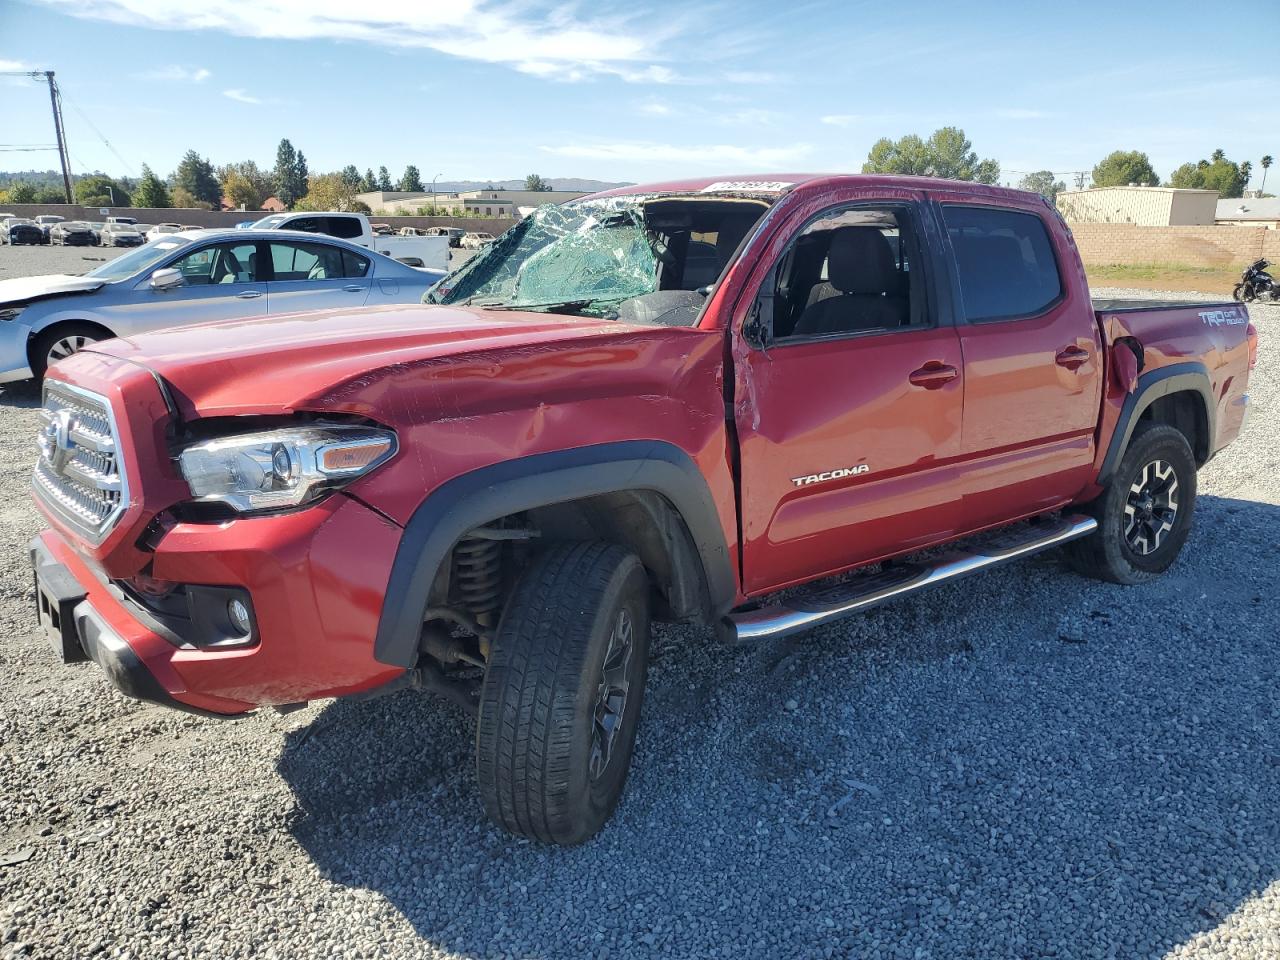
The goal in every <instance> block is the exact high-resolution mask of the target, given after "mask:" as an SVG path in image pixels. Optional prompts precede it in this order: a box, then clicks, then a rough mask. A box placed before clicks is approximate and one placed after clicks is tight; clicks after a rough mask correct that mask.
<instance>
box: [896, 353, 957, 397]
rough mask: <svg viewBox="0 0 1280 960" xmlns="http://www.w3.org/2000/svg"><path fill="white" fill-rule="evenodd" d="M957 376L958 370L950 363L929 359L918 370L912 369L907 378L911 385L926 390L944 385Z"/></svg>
mask: <svg viewBox="0 0 1280 960" xmlns="http://www.w3.org/2000/svg"><path fill="white" fill-rule="evenodd" d="M958 376H960V371H958V370H957V369H956V368H955V367H953V366H951V365H950V364H947V363H943V362H941V361H940V360H930V361H929V362H928V363H926V364H925V365H924V366H923V367H921V368H920V369H919V370H912V371H911V376H910V377H909V378H908V379H909V380H910V381H911V383H912V385H913V386H917V387H924V388H925V389H926V390H937V389H938V388H939V387H943V386H946V385H947V384H948V383H950V382H951V381H952V380H954V379H955V378H956V377H958Z"/></svg>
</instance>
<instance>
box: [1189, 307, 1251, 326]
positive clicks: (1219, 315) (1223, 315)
mask: <svg viewBox="0 0 1280 960" xmlns="http://www.w3.org/2000/svg"><path fill="white" fill-rule="evenodd" d="M1200 319H1201V320H1203V321H1204V322H1205V326H1209V327H1221V326H1229V327H1238V326H1240V325H1241V324H1243V323H1247V322H1248V321H1246V320H1245V317H1244V311H1243V310H1241V309H1240V308H1239V307H1227V309H1225V310H1201V311H1200Z"/></svg>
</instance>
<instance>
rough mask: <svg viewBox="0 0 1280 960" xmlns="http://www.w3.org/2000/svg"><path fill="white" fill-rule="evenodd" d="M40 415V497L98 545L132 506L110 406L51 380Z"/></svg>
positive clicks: (36, 479) (35, 481)
mask: <svg viewBox="0 0 1280 960" xmlns="http://www.w3.org/2000/svg"><path fill="white" fill-rule="evenodd" d="M40 416H41V418H42V419H43V420H44V424H43V426H42V427H41V428H40V433H39V435H38V436H37V437H36V445H37V446H38V447H39V449H40V458H39V459H38V460H37V461H36V469H35V474H34V477H33V485H34V488H35V493H36V496H37V497H38V498H39V499H40V501H41V502H42V503H44V504H45V506H47V507H48V508H49V509H50V510H52V511H53V512H55V513H56V514H58V515H59V516H60V517H62V518H63V519H64V520H65V521H66V522H67V524H68V525H70V526H71V527H73V528H75V529H76V530H77V531H78V532H79V533H81V534H83V535H84V536H85V537H87V538H88V539H90V540H92V541H94V542H95V543H96V542H98V541H100V540H102V538H103V537H105V536H106V535H107V534H108V533H109V532H110V530H111V528H112V527H113V526H115V524H116V522H117V521H118V520H119V519H120V515H121V514H122V513H123V512H124V508H125V507H126V506H127V505H128V502H129V496H128V489H129V488H128V484H127V483H126V480H125V475H124V470H123V469H122V467H121V464H120V459H119V438H120V435H119V433H118V432H117V431H116V426H115V418H114V417H113V416H112V414H111V407H110V405H109V404H108V403H107V399H106V398H105V397H101V396H99V395H98V394H96V393H90V392H89V391H87V390H81V389H80V388H79V387H73V386H70V385H69V384H65V383H59V382H58V381H56V380H46V381H45V383H44V406H43V408H42V409H41V411H40Z"/></svg>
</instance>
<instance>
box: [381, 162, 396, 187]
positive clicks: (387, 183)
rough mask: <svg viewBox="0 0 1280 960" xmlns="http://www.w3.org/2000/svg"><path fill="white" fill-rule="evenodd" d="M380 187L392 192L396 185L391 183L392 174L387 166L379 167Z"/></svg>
mask: <svg viewBox="0 0 1280 960" xmlns="http://www.w3.org/2000/svg"><path fill="white" fill-rule="evenodd" d="M378 189H379V190H381V191H382V192H383V193H390V192H391V191H392V190H394V189H395V186H394V185H393V184H392V183H391V174H389V173H388V172H387V168H386V167H379V168H378Z"/></svg>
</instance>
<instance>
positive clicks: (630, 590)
mask: <svg viewBox="0 0 1280 960" xmlns="http://www.w3.org/2000/svg"><path fill="white" fill-rule="evenodd" d="M648 656H649V583H648V577H647V576H646V575H645V571H644V567H643V566H641V564H640V560H639V558H637V557H636V555H635V554H633V553H631V552H630V551H629V550H626V549H625V548H623V547H619V546H616V545H613V544H608V543H603V542H600V541H589V542H585V543H562V544H555V545H553V546H552V547H550V548H549V549H547V550H546V551H545V552H543V553H542V554H541V555H540V556H538V557H537V558H536V559H535V560H534V562H533V563H532V564H531V566H530V567H529V569H528V570H527V571H526V572H525V573H524V575H523V576H522V577H521V578H520V580H519V582H518V583H517V584H516V587H515V590H514V591H513V593H512V595H511V598H510V600H509V601H508V603H507V606H506V609H505V610H504V611H503V615H502V622H501V623H500V624H499V627H498V630H497V633H496V635H495V636H494V639H493V644H492V647H491V649H490V653H489V661H488V666H487V668H486V671H485V677H484V683H483V685H482V687H481V696H480V720H479V724H478V727H477V736H476V768H477V774H478V779H479V784H480V794H481V797H482V798H483V800H484V806H485V810H486V812H487V813H488V814H489V816H490V817H491V818H492V819H493V820H494V821H495V822H496V823H498V824H499V825H501V826H503V827H505V828H506V829H508V830H510V831H511V832H512V833H518V834H521V835H523V836H526V837H530V838H532V839H535V840H541V841H543V842H548V843H560V844H575V843H581V842H582V841H584V840H586V839H588V838H589V837H591V836H592V835H594V834H595V833H596V832H597V831H598V830H599V829H600V828H601V827H602V826H603V825H604V823H605V821H606V820H608V819H609V816H610V815H611V814H612V813H613V810H614V807H616V806H617V803H618V799H619V798H620V797H621V795H622V788H623V786H624V784H625V783H626V778H627V770H628V768H629V766H630V764H631V751H632V748H633V746H634V745H635V736H636V728H637V724H638V721H639V717H640V703H641V700H642V698H643V695H644V680H645V673H646V671H647V661H648Z"/></svg>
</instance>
